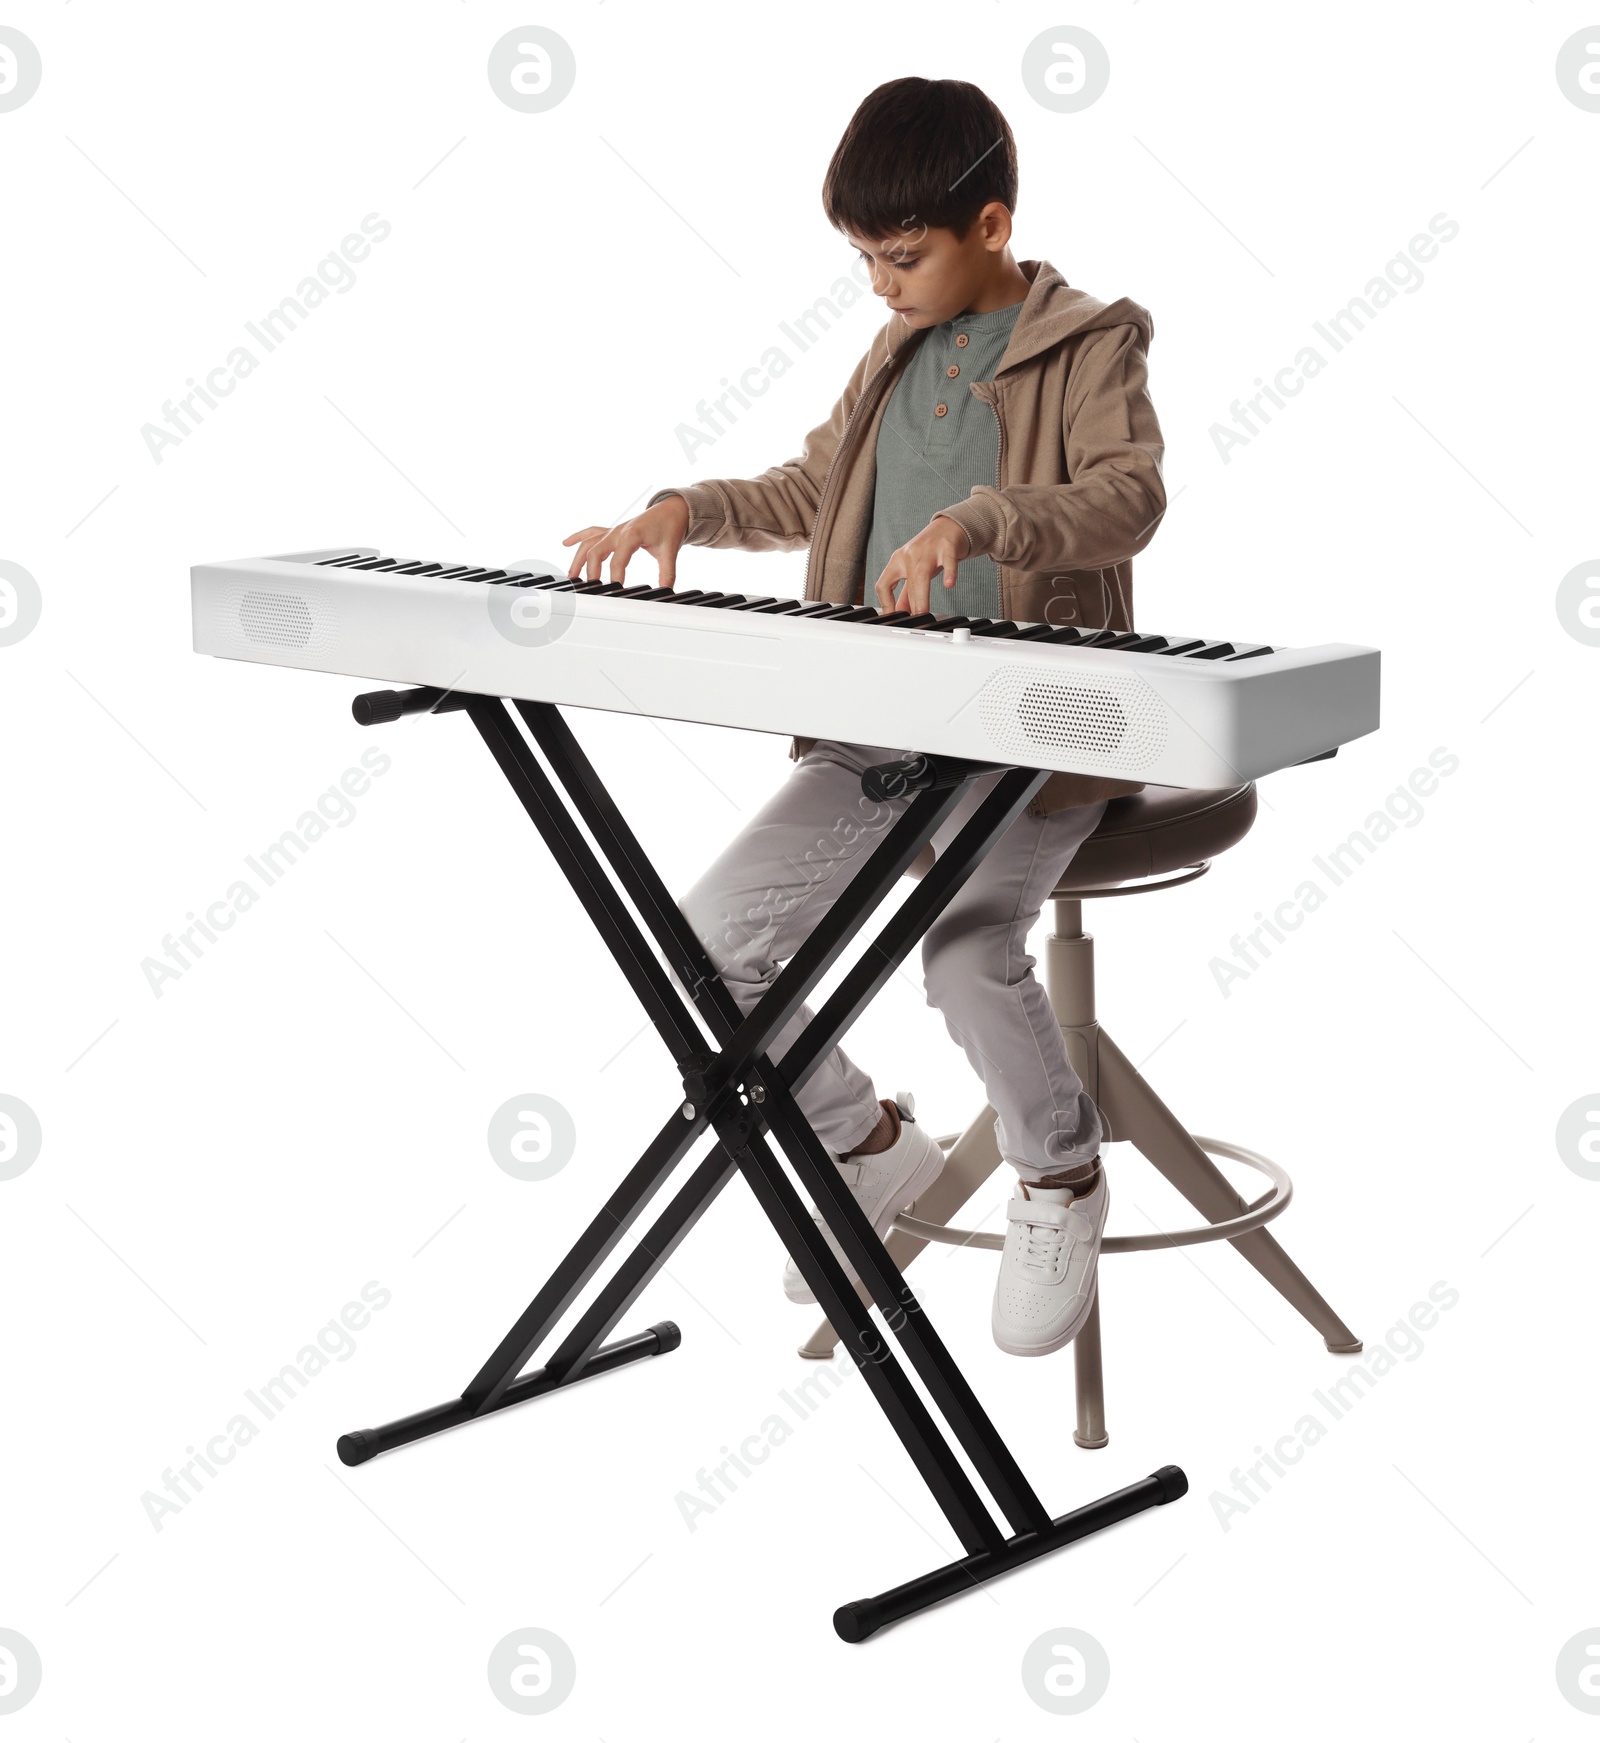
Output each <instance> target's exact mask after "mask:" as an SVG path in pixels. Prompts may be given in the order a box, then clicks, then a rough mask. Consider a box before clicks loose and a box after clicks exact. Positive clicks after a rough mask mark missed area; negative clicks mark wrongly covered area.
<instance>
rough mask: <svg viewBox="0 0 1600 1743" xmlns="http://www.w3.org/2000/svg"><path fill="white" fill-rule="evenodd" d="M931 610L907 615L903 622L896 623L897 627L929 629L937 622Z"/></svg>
mask: <svg viewBox="0 0 1600 1743" xmlns="http://www.w3.org/2000/svg"><path fill="white" fill-rule="evenodd" d="M938 621H939V620H938V618H936V617H935V616H934V615H933V613H932V612H931V611H919V612H917V613H916V614H915V615H914V616H912V617H908V618H907V619H906V620H905V622H904V623H900V624H896V625H895V627H896V628H897V629H929V628H931V627H932V626H933V625H934V624H936V623H937V622H938Z"/></svg>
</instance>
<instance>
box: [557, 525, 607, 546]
mask: <svg viewBox="0 0 1600 1743" xmlns="http://www.w3.org/2000/svg"><path fill="white" fill-rule="evenodd" d="M605 530H606V529H605V528H604V527H584V528H583V530H582V531H581V532H576V533H569V534H568V535H567V536H566V538H564V539H563V540H562V541H561V542H562V544H564V545H575V544H577V542H578V540H579V539H592V538H593V537H594V535H595V534H596V533H603V532H604V531H605Z"/></svg>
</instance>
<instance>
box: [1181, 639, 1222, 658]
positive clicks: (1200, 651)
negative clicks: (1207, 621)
mask: <svg viewBox="0 0 1600 1743" xmlns="http://www.w3.org/2000/svg"><path fill="white" fill-rule="evenodd" d="M1232 652H1233V643H1232V642H1207V643H1206V645H1205V646H1204V647H1200V648H1196V649H1195V650H1194V651H1193V652H1192V653H1188V654H1185V655H1184V656H1183V657H1184V658H1185V659H1186V660H1220V659H1224V658H1226V657H1227V655H1229V654H1231V653H1232Z"/></svg>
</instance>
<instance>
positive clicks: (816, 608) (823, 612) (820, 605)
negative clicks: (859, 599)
mask: <svg viewBox="0 0 1600 1743" xmlns="http://www.w3.org/2000/svg"><path fill="white" fill-rule="evenodd" d="M838 609H839V608H838V606H836V605H830V604H829V603H828V602H827V600H825V599H813V600H809V601H807V602H806V603H805V604H803V605H801V606H800V607H799V609H798V610H797V611H796V612H795V616H796V617H831V616H832V615H833V613H834V612H835V611H837V610H838Z"/></svg>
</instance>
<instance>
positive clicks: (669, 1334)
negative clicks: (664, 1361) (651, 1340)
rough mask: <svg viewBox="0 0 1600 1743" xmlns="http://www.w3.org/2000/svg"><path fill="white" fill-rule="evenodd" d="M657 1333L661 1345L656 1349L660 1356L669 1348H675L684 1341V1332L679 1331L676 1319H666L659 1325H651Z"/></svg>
mask: <svg viewBox="0 0 1600 1743" xmlns="http://www.w3.org/2000/svg"><path fill="white" fill-rule="evenodd" d="M650 1329H651V1331H653V1332H654V1333H655V1334H656V1342H657V1343H658V1344H659V1345H660V1346H661V1347H660V1349H658V1350H657V1351H656V1354H657V1355H658V1356H664V1355H665V1354H666V1353H667V1351H668V1350H675V1349H676V1348H677V1347H678V1345H679V1344H681V1343H682V1342H683V1333H682V1332H681V1331H679V1329H678V1327H677V1324H676V1322H675V1321H673V1320H670V1319H664V1320H662V1321H661V1323H660V1324H659V1325H653V1326H651V1328H650Z"/></svg>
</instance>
